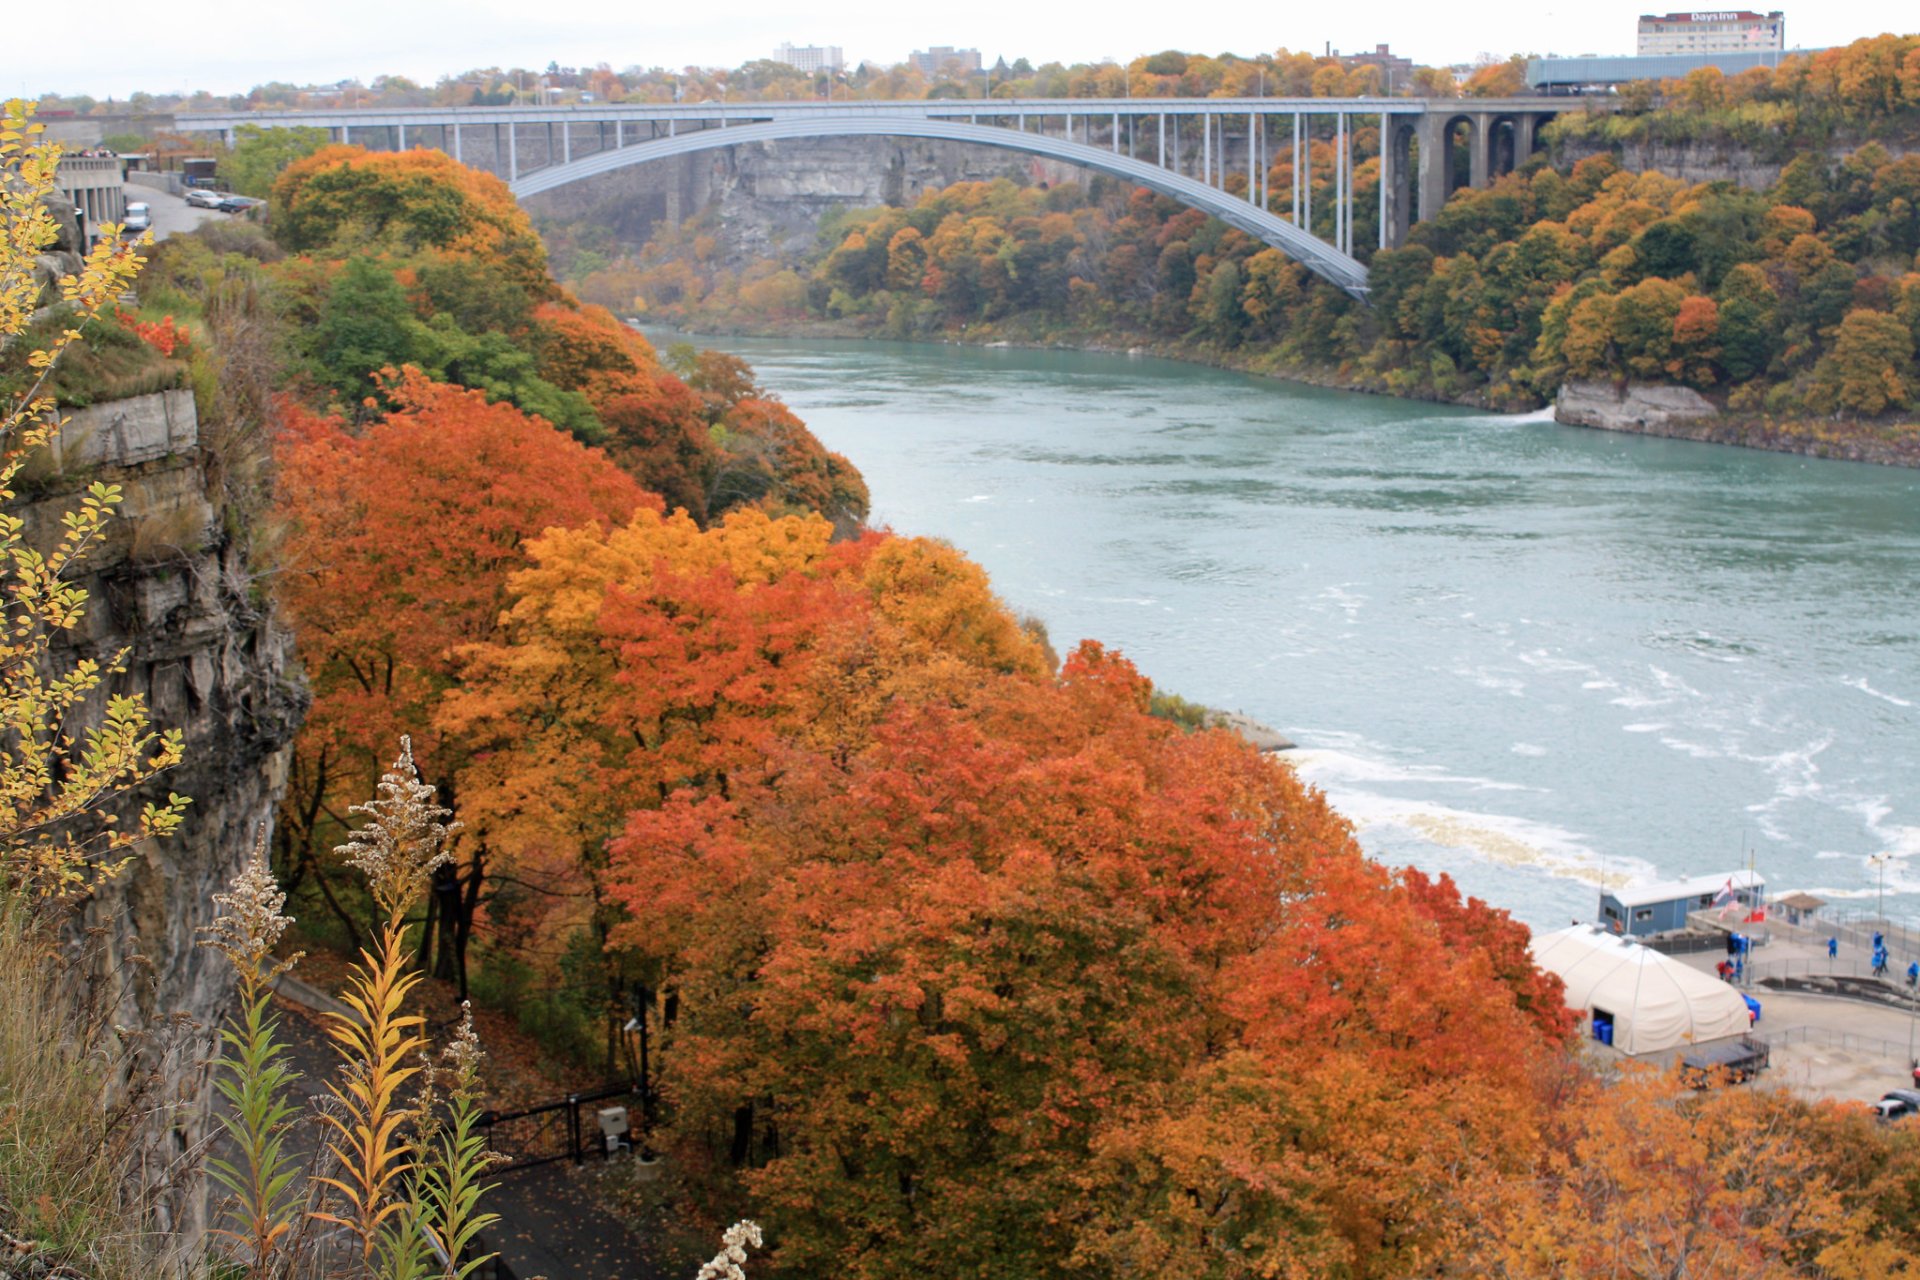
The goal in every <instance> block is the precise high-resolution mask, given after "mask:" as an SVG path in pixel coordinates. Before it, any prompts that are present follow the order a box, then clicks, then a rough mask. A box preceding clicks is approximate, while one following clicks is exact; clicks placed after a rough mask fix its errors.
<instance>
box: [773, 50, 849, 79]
mask: <svg viewBox="0 0 1920 1280" xmlns="http://www.w3.org/2000/svg"><path fill="white" fill-rule="evenodd" d="M773 60H774V61H775V62H784V63H786V64H787V65H788V66H790V67H797V68H799V69H800V70H802V71H805V72H807V73H808V74H810V75H811V74H812V73H813V72H816V71H844V70H846V67H847V59H846V55H845V54H843V53H841V52H840V46H839V45H837V44H807V45H794V44H782V45H781V46H780V47H779V48H778V49H775V50H774V51H773Z"/></svg>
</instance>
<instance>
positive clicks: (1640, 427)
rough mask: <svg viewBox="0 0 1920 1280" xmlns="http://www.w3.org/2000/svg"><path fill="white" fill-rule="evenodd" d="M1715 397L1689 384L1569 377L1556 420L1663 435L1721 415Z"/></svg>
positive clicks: (1561, 395)
mask: <svg viewBox="0 0 1920 1280" xmlns="http://www.w3.org/2000/svg"><path fill="white" fill-rule="evenodd" d="M1719 414H1720V410H1719V408H1718V407H1717V406H1716V405H1715V404H1714V403H1713V401H1711V400H1709V399H1707V398H1706V397H1705V396H1703V395H1701V394H1700V393H1699V392H1698V391H1695V390H1693V389H1692V388H1690V387H1670V386H1661V385H1656V384H1650V383H1639V382H1629V383H1623V384H1616V383H1612V382H1584V381H1580V380H1577V379H1569V380H1568V381H1567V382H1565V383H1564V384H1562V385H1561V387H1560V398H1559V400H1558V402H1557V403H1556V404H1555V405H1554V410H1553V417H1554V421H1556V422H1562V423H1565V424H1567V425H1568V426H1575V427H1600V428H1602V429H1604V430H1607V431H1633V432H1638V433H1640V434H1643V435H1664V434H1667V432H1668V429H1669V428H1673V427H1676V426H1679V425H1681V424H1686V423H1697V422H1702V421H1709V420H1711V419H1713V418H1716V417H1718V416H1719Z"/></svg>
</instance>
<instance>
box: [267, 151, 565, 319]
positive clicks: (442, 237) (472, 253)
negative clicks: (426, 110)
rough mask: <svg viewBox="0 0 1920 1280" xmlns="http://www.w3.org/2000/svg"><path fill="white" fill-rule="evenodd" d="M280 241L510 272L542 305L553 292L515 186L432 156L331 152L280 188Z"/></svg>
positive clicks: (312, 159) (338, 253)
mask: <svg viewBox="0 0 1920 1280" xmlns="http://www.w3.org/2000/svg"><path fill="white" fill-rule="evenodd" d="M272 204H273V216H274V235H275V237H276V238H278V239H279V240H280V242H281V243H282V244H283V245H285V246H286V247H287V248H288V249H290V250H293V251H294V252H297V253H299V252H305V253H315V252H318V253H326V254H328V255H329V256H333V257H346V256H348V255H349V254H351V253H355V252H364V251H365V250H367V249H369V248H381V249H387V250H390V251H393V252H396V253H400V254H411V253H415V252H418V251H420V250H424V249H438V250H444V251H446V252H449V253H452V254H455V255H457V256H459V257H461V258H464V259H469V260H472V261H477V262H484V263H488V264H490V265H493V266H497V267H502V268H504V269H505V270H506V271H507V273H508V274H509V276H510V277H511V278H512V279H513V281H514V282H515V283H516V284H518V285H519V286H520V287H521V288H523V289H525V290H527V291H528V293H529V294H530V295H532V296H534V297H544V296H546V295H547V294H549V293H551V292H553V289H554V285H553V282H552V280H551V278H550V277H549V276H548V275H547V252H546V248H545V247H544V246H543V245H542V244H541V243H540V237H539V235H538V233H536V232H535V231H534V229H533V224H532V223H531V222H529V221H528V219H527V215H526V214H525V213H524V212H523V211H522V210H521V208H520V206H519V204H518V203H517V202H516V201H515V200H514V198H513V193H512V192H510V191H509V190H507V184H506V183H504V182H502V181H500V179H498V178H496V177H494V176H493V175H491V174H488V173H483V172H481V171H480V170H478V169H469V168H467V167H466V166H465V165H463V164H461V163H460V162H459V161H457V160H455V159H454V158H453V157H452V156H449V155H447V154H446V153H445V152H441V151H429V150H426V149H424V148H420V149H416V150H412V151H399V152H394V151H368V150H367V149H366V148H365V147H356V146H329V147H322V148H321V149H320V150H318V151H316V152H314V153H313V154H312V155H310V156H307V157H305V158H303V159H300V160H296V161H294V162H293V163H292V164H291V165H289V166H287V168H286V170H285V171H284V172H282V173H281V175H280V176H279V178H278V179H276V180H275V182H274V184H273V199H272Z"/></svg>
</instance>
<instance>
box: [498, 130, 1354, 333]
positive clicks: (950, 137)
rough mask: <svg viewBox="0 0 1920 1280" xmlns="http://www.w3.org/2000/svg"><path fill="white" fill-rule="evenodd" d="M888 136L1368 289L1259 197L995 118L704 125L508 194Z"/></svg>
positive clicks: (536, 176) (548, 172) (562, 169)
mask: <svg viewBox="0 0 1920 1280" xmlns="http://www.w3.org/2000/svg"><path fill="white" fill-rule="evenodd" d="M845 137H890V138H932V139H936V140H939V141H943V142H971V143H976V144H978V145H980V146H985V147H999V148H1002V149H1003V150H1011V151H1021V152H1025V153H1027V154H1029V155H1035V156H1042V157H1045V158H1046V159H1049V160H1059V161H1063V162H1065V163H1068V164H1072V165H1077V166H1079V167H1081V168H1084V169H1091V170H1093V171H1094V172H1096V173H1104V174H1107V175H1109V176H1111V177H1115V178H1120V179H1122V180H1124V181H1127V182H1131V183H1133V184H1135V185H1136V186H1142V187H1146V188H1148V189H1149V190H1152V191H1157V192H1159V193H1160V194H1161V195H1164V196H1170V197H1172V198H1173V199H1175V200H1178V201H1180V202H1181V203H1182V204H1186V205H1189V206H1191V207H1193V208H1195V209H1199V210H1200V211H1201V212H1203V213H1208V214H1211V215H1213V216H1214V217H1216V218H1218V219H1220V221H1222V222H1224V223H1226V224H1227V225H1228V226H1230V227H1234V228H1237V229H1238V230H1241V231H1244V232H1246V233H1247V234H1248V235H1250V236H1253V237H1254V238H1255V239H1257V240H1261V241H1264V242H1265V243H1267V244H1270V245H1272V246H1273V247H1274V248H1276V249H1278V250H1280V251H1281V252H1282V253H1284V254H1287V255H1288V256H1289V257H1292V258H1295V259H1297V260H1298V261H1299V262H1300V263H1301V264H1303V265H1304V266H1305V267H1306V268H1307V269H1308V270H1309V271H1312V272H1313V273H1314V274H1316V275H1318V276H1321V277H1322V278H1324V279H1326V280H1328V281H1330V282H1332V283H1333V284H1335V285H1338V286H1339V287H1340V288H1342V289H1344V290H1346V291H1347V292H1348V293H1350V294H1352V295H1354V296H1355V297H1357V298H1364V297H1365V296H1366V292H1367V268H1366V266H1365V265H1364V264H1362V263H1361V262H1360V261H1359V260H1358V259H1356V258H1354V257H1353V256H1352V255H1351V254H1346V253H1342V252H1341V251H1340V250H1338V249H1335V248H1334V247H1333V246H1331V245H1329V244H1327V243H1326V242H1325V241H1323V240H1320V239H1319V238H1318V237H1316V236H1313V235H1310V234H1308V233H1307V232H1306V231H1304V230H1302V229H1301V228H1299V227H1296V226H1294V225H1293V224H1292V223H1291V222H1288V221H1286V220H1284V219H1282V218H1278V217H1276V216H1274V215H1273V214H1271V213H1268V212H1267V211H1266V210H1264V209H1262V208H1260V207H1259V206H1258V205H1255V204H1250V203H1248V202H1247V201H1246V200H1245V199H1243V198H1241V197H1239V196H1235V195H1230V194H1228V193H1227V192H1225V191H1222V190H1220V189H1219V188H1218V187H1212V186H1208V185H1206V184H1205V183H1202V182H1200V181H1199V180H1197V179H1194V178H1189V177H1186V176H1184V175H1182V174H1178V173H1174V172H1173V171H1171V170H1169V169H1162V168H1160V167H1159V166H1158V165H1155V164H1152V163H1149V162H1148V161H1145V160H1136V159H1133V158H1131V157H1128V156H1124V155H1120V154H1118V153H1116V152H1113V151H1108V150H1102V149H1101V148H1099V147H1093V146H1088V145H1087V144H1086V143H1083V142H1069V141H1067V140H1066V139H1064V138H1058V137H1053V136H1050V135H1048V134H1041V133H1024V132H1020V131H1017V130H1013V129H1003V128H999V127H996V126H992V125H982V124H970V123H966V122H963V121H957V120H932V119H914V118H912V117H906V116H888V115H852V114H844V115H839V116H835V117H829V118H821V117H799V118H795V119H786V120H769V121H764V122H762V123H759V124H747V125H740V126H738V127H733V128H726V129H702V130H699V131H697V132H694V133H682V134H678V135H676V136H674V137H668V138H655V139H652V140H650V141H647V142H640V143H633V144H629V145H628V146H625V147H621V148H619V149H617V150H612V151H601V152H596V153H594V154H593V155H589V156H586V157H584V158H582V159H579V160H574V161H571V162H568V163H565V164H558V165H551V166H549V167H547V168H544V169H539V170H536V171H534V172H533V173H529V174H526V175H525V176H523V177H521V178H520V179H519V180H518V181H515V182H512V183H510V184H509V186H510V187H511V188H512V191H513V194H514V195H516V196H518V197H520V198H522V199H525V198H526V197H527V196H532V195H538V194H540V193H541V192H542V191H551V190H553V189H554V188H555V187H562V186H566V185H567V184H568V183H572V182H579V181H580V180H582V179H584V178H592V177H597V176H598V175H600V174H603V173H610V172H612V171H613V170H615V169H621V168H625V167H626V166H627V165H633V164H645V163H646V162H648V161H650V160H665V159H669V158H671V157H673V156H683V155H691V154H693V153H694V152H697V151H709V150H712V149H714V148H716V147H731V146H737V145H739V144H741V143H747V142H781V141H786V140H789V139H794V138H845Z"/></svg>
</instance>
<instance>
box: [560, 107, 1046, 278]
mask: <svg viewBox="0 0 1920 1280" xmlns="http://www.w3.org/2000/svg"><path fill="white" fill-rule="evenodd" d="M524 159H525V157H523V160H524ZM527 162H528V163H532V161H527ZM1083 176H1084V175H1082V174H1081V173H1080V171H1079V170H1076V169H1074V168H1072V167H1071V166H1068V165H1060V164H1056V163H1053V162H1050V161H1046V160H1040V159H1036V158H1034V157H1029V156H1022V155H1018V154H1016V153H1014V152H1010V151H1002V150H1000V149H999V148H996V147H982V146H974V145H971V144H967V143H959V142H937V141H931V140H923V139H909V138H807V139H796V140H792V141H786V142H758V143H749V144H747V145H744V146H737V147H726V148H723V149H721V150H717V151H706V152H700V153H698V154H695V155H690V156H681V157H678V158H676V159H672V160H662V161H657V162H654V163H652V164H643V165H634V166H631V167H629V168H626V169H616V170H614V171H613V172H612V173H609V174H606V175H604V176H602V177H598V178H594V179H590V180H588V181H586V182H577V183H574V184H572V185H571V186H567V187H562V188H559V189H557V190H554V191H549V192H545V193H543V194H541V195H537V196H533V197H531V198H529V199H528V201H527V206H528V208H529V209H530V210H531V211H532V212H533V214H534V215H535V216H536V217H537V218H541V219H553V220H555V221H566V222H571V221H576V220H587V221H591V222H593V223H594V224H595V225H597V226H600V227H604V228H606V229H608V230H610V231H611V232H613V234H614V236H615V237H616V238H617V239H618V240H619V242H620V243H621V244H622V246H623V247H625V248H627V249H629V250H637V249H638V248H639V247H640V246H641V245H642V244H644V243H645V242H646V241H647V239H648V238H649V237H650V236H651V235H652V234H653V231H654V228H655V227H656V226H657V225H658V224H659V223H660V222H661V221H663V220H664V221H666V222H668V223H673V224H677V223H679V222H680V221H681V220H683V219H686V218H690V217H692V216H694V215H695V214H697V213H701V212H703V211H711V214H712V225H713V231H714V234H715V236H716V238H717V241H718V244H717V246H716V251H717V252H718V253H719V254H720V256H721V258H722V261H723V262H725V263H726V264H728V265H734V266H743V265H745V264H746V263H748V262H752V261H756V260H760V259H766V258H777V259H784V260H787V261H789V262H792V263H797V262H798V261H799V260H800V259H801V258H802V257H804V256H805V255H806V254H807V253H808V252H809V251H810V250H811V249H812V248H813V247H814V244H815V237H816V233H817V231H818V229H819V225H820V219H821V218H822V217H823V216H825V215H826V214H828V213H830V212H833V211H835V210H840V209H863V208H873V207H875V206H878V205H906V204H911V203H913V202H914V201H915V200H918V199H919V198H920V196H921V194H922V193H923V192H926V191H931V190H939V189H940V188H942V187H946V186H951V185H952V184H953V183H956V182H978V181H986V180H989V179H992V178H1000V177H1008V178H1013V179H1015V180H1018V181H1025V182H1030V183H1033V184H1035V185H1052V184H1055V183H1059V182H1067V181H1079V180H1080V179H1081V178H1082V177H1083Z"/></svg>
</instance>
